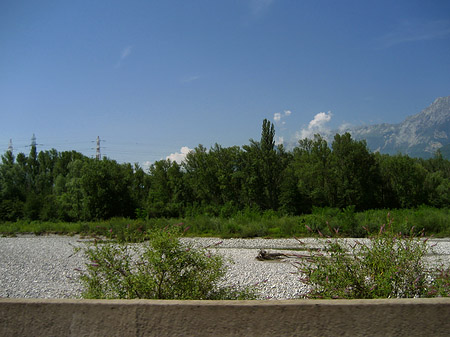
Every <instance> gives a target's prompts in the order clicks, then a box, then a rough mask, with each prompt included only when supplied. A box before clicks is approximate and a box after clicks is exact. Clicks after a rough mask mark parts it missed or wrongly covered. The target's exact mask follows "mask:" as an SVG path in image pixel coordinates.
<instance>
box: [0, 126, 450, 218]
mask: <svg viewBox="0 0 450 337" xmlns="http://www.w3.org/2000/svg"><path fill="white" fill-rule="evenodd" d="M0 198H1V199H0V220H1V221H16V220H20V219H27V220H43V221H90V220H97V219H109V218H112V217H128V218H136V217H144V218H146V217H185V216H191V215H192V216H193V215H199V214H205V215H210V216H223V217H231V216H233V215H234V214H236V213H237V212H240V211H242V210H245V209H252V210H253V211H260V212H264V211H268V210H272V211H274V212H278V213H279V214H285V215H299V214H307V213H310V212H311V211H312V209H313V208H314V207H336V208H345V207H348V206H350V207H354V209H356V210H358V211H364V210H368V209H376V208H414V207H417V206H420V205H429V206H433V207H438V208H442V207H448V205H450V161H449V160H446V159H444V158H443V157H442V155H441V154H440V153H439V151H438V152H437V153H436V155H435V156H434V157H433V158H431V159H427V160H425V159H420V158H411V157H409V156H407V155H402V154H397V155H394V156H391V155H383V154H380V153H372V152H370V151H369V150H368V148H367V145H366V142H365V141H357V140H354V139H352V137H351V135H350V134H349V133H345V134H342V135H341V134H336V135H335V137H334V140H333V141H332V143H331V144H328V142H327V141H326V140H325V139H324V138H322V137H321V136H320V135H315V136H314V138H313V139H303V140H300V141H299V143H298V145H297V146H296V147H295V148H294V149H293V150H292V151H287V150H286V149H285V148H284V147H283V146H282V145H278V146H277V145H275V129H274V125H273V123H271V122H270V121H268V120H264V121H263V125H262V132H261V139H260V140H259V141H255V140H252V139H251V140H250V141H249V144H247V145H243V146H242V147H239V146H232V147H222V146H220V145H219V144H215V145H214V146H213V147H211V148H210V149H207V148H205V147H204V146H202V145H199V146H197V147H196V148H195V149H194V150H193V151H191V152H190V153H189V154H188V155H187V156H186V159H185V161H184V162H183V163H181V164H178V163H177V162H174V161H170V160H160V161H157V162H155V163H154V164H153V165H151V167H150V168H149V170H148V172H145V171H144V170H143V169H142V168H141V167H139V165H137V164H135V165H134V166H133V165H131V164H129V163H126V164H119V163H117V162H116V161H114V160H111V159H108V158H103V159H102V160H97V159H92V158H89V157H86V156H84V155H83V154H81V153H79V152H76V151H65V152H58V151H56V150H55V149H52V150H49V151H40V152H39V153H38V152H37V149H36V146H32V147H31V150H30V153H29V155H28V156H26V155H25V154H23V153H19V154H18V155H17V156H16V157H14V156H13V154H12V152H11V151H7V152H6V153H5V154H4V155H3V156H2V162H1V164H0Z"/></svg>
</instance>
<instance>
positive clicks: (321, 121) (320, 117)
mask: <svg viewBox="0 0 450 337" xmlns="http://www.w3.org/2000/svg"><path fill="white" fill-rule="evenodd" d="M331 116H332V113H331V111H328V112H327V113H325V112H319V113H318V114H316V115H315V116H314V119H313V120H312V121H310V122H309V124H308V127H307V128H304V129H302V130H300V131H299V132H297V138H298V139H304V138H312V137H313V136H314V134H316V133H320V134H321V135H324V134H325V135H326V134H328V133H330V129H328V128H327V127H326V124H327V123H328V122H329V121H330V120H331Z"/></svg>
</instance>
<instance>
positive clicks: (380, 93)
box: [0, 0, 450, 165]
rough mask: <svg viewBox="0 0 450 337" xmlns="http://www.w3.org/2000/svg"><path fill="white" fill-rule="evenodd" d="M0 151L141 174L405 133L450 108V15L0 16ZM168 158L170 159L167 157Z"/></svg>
mask: <svg viewBox="0 0 450 337" xmlns="http://www.w3.org/2000/svg"><path fill="white" fill-rule="evenodd" d="M0 47H1V50H0V51H1V52H0V117H1V123H0V151H1V152H2V153H3V152H4V151H6V149H7V148H8V143H9V140H10V139H12V142H13V146H14V152H15V153H16V154H17V153H18V152H24V153H28V151H29V148H27V147H26V146H27V145H29V144H30V139H31V137H32V135H33V133H34V134H35V135H36V138H37V143H38V150H45V149H50V148H56V149H57V150H59V151H64V150H72V149H74V150H77V151H80V152H82V153H84V154H85V155H88V156H95V142H94V141H95V140H96V138H97V136H99V137H100V138H101V139H102V140H103V141H102V143H101V145H102V149H101V150H102V154H104V155H106V156H108V157H109V158H112V159H115V160H117V161H119V162H130V163H134V162H138V163H141V165H144V163H147V164H148V163H151V162H154V161H155V160H159V159H165V158H166V157H167V156H169V155H171V154H175V153H182V148H183V147H184V149H183V151H184V152H185V151H186V150H187V148H191V149H192V148H194V147H195V146H197V145H198V144H203V145H204V146H206V147H210V146H212V145H213V144H214V143H219V144H221V145H222V146H226V147H228V146H232V145H244V144H248V141H249V139H250V138H253V139H259V137H260V130H261V124H262V121H263V119H264V118H268V119H270V120H272V121H273V122H274V123H275V125H276V133H277V137H280V139H279V141H281V140H283V141H284V142H285V143H287V142H292V141H295V140H296V139H297V138H298V137H301V136H304V135H307V134H308V133H311V132H312V131H317V130H320V128H337V127H339V126H341V125H343V124H352V125H363V124H374V123H381V122H387V123H398V122H400V121H402V120H403V119H404V118H405V117H407V116H409V115H412V114H415V113H417V112H419V111H421V110H422V109H424V108H425V107H427V106H428V105H429V104H431V103H432V102H433V101H434V99H435V98H437V97H441V96H448V95H450V1H445V0H442V1H439V0H434V1H423V0H420V1H415V0H406V1H404V0H398V1H392V0H389V1H385V0H378V1H363V0H357V1H349V0H339V1H338V0H336V1H332V0H328V1H322V0H311V1H309V0H305V1H301V0H295V1H294V0H183V1H181V0H180V1H172V0H167V1H156V0H153V1H152V0H148V1H111V0H109V1H85V0H79V1H64V0H61V1H57V0H54V1H47V0H42V1H31V0H30V1H21V0H3V1H1V2H0ZM172 158H174V157H172Z"/></svg>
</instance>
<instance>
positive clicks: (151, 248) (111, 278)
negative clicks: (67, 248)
mask: <svg viewBox="0 0 450 337" xmlns="http://www.w3.org/2000/svg"><path fill="white" fill-rule="evenodd" d="M180 234H181V229H180V226H174V227H171V228H169V229H165V230H154V231H152V232H149V233H147V234H146V237H147V239H148V241H146V242H144V243H140V244H134V245H130V244H126V243H124V242H122V243H120V242H119V243H117V242H116V243H113V242H107V243H95V244H94V245H91V246H88V247H86V248H85V249H84V255H85V257H86V258H87V260H88V261H89V262H88V263H87V264H86V270H85V271H83V272H82V274H81V276H80V280H81V282H82V284H83V286H84V292H83V297H85V298H120V299H131V298H149V299H150V298H151V299H183V300H185V299H247V298H253V297H254V294H253V293H252V292H251V291H250V290H249V289H243V290H237V289H233V288H230V287H225V286H221V285H220V282H221V281H222V279H223V277H224V276H225V273H226V265H225V261H224V258H223V257H222V256H220V255H217V254H211V252H209V251H208V250H206V249H199V248H193V247H192V246H188V245H183V244H181V242H180V240H179V236H180Z"/></svg>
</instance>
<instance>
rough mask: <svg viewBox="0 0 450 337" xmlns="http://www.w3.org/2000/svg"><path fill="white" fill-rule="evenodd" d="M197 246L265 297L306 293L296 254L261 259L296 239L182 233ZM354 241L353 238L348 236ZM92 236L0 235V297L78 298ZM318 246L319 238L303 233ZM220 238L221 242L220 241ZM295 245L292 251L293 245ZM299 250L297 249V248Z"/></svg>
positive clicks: (448, 250) (446, 246) (445, 243)
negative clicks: (226, 260) (263, 253)
mask: <svg viewBox="0 0 450 337" xmlns="http://www.w3.org/2000/svg"><path fill="white" fill-rule="evenodd" d="M182 240H184V241H188V242H191V243H193V244H194V245H195V246H202V247H218V248H214V249H213V250H217V253H220V254H223V255H224V256H226V257H228V258H230V259H231V260H232V261H233V263H229V264H228V272H227V276H226V280H225V282H226V283H227V284H230V285H238V286H239V285H242V286H245V285H256V284H257V290H258V291H259V292H260V294H261V297H262V298H267V299H292V298H296V297H299V296H301V295H302V294H304V293H305V291H306V288H305V286H304V285H303V284H302V283H301V282H300V281H299V276H298V275H297V274H295V272H296V268H295V266H294V265H293V262H292V259H284V260H277V261H258V260H257V259H256V256H257V255H258V252H259V250H260V249H265V250H268V251H271V252H280V251H281V252H283V253H296V251H294V250H295V249H297V248H300V244H299V242H298V241H297V240H295V239H259V238H256V239H225V240H222V239H218V238H183V239H182ZM348 240H349V241H351V240H354V239H348ZM86 241H89V239H81V238H80V237H78V236H73V237H68V236H56V235H48V236H34V235H21V236H18V237H1V238H0V297H11V298H79V297H80V294H81V290H82V289H81V286H80V283H79V281H78V275H79V272H78V271H77V270H78V269H83V266H84V264H85V262H86V261H85V260H84V258H83V256H82V254H81V252H79V253H77V254H74V248H75V247H83V246H84V245H85V242H86ZM302 241H304V242H305V243H306V244H307V245H309V246H317V241H316V240H314V239H302ZM219 242H221V243H220V244H219V245H217V246H215V244H217V243H219ZM429 242H430V244H431V245H435V246H434V247H433V249H434V252H435V253H436V254H437V255H436V256H433V257H431V256H430V257H428V259H430V262H434V261H436V258H439V260H440V261H442V262H444V263H450V239H433V240H430V241H429ZM290 250H291V251H290ZM297 253H298V252H297Z"/></svg>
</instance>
